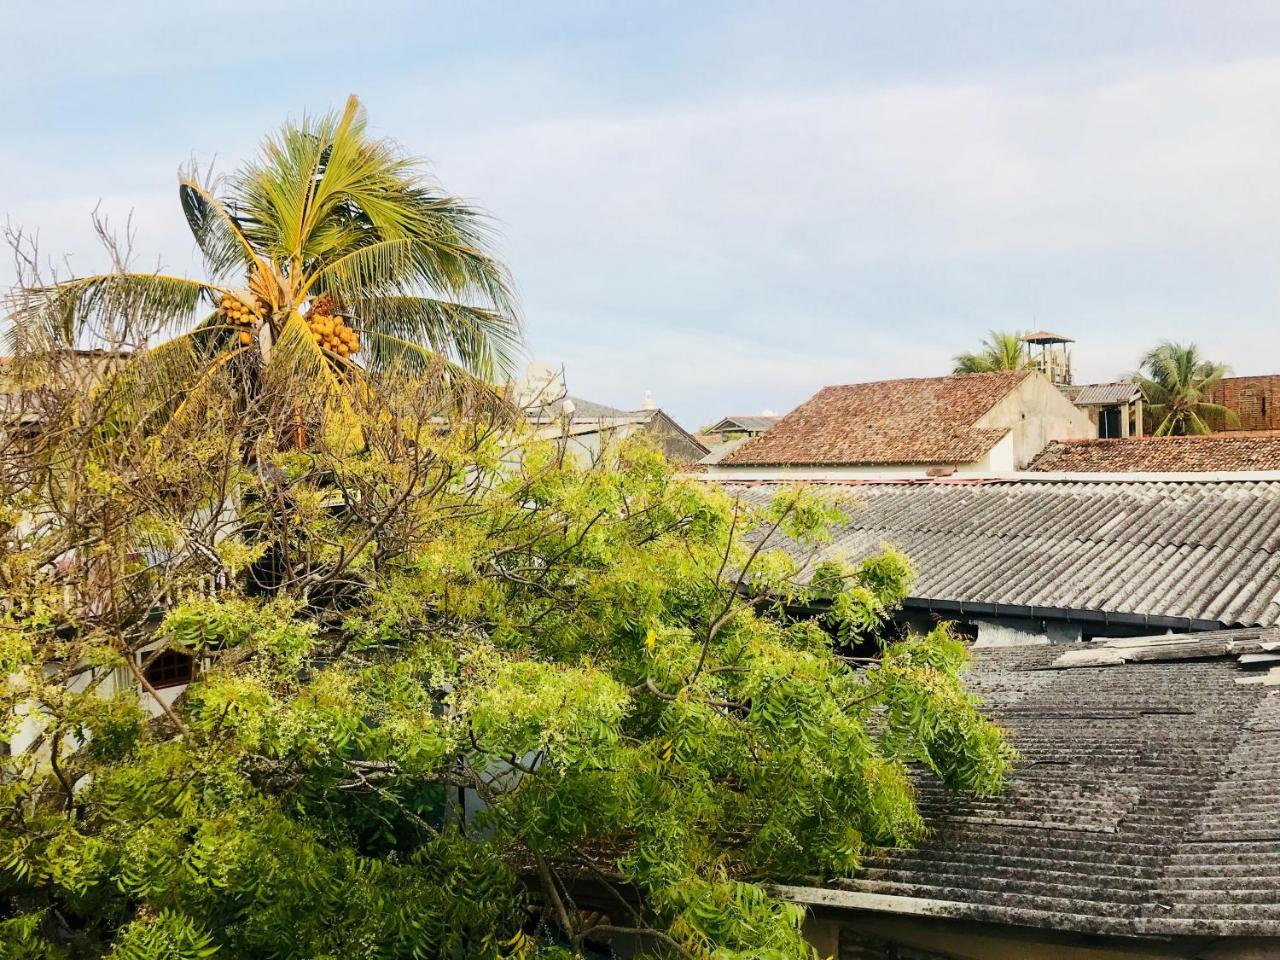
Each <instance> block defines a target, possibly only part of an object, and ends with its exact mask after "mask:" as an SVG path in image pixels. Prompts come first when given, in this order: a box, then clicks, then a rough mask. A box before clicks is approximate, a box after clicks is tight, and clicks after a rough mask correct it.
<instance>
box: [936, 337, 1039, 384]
mask: <svg viewBox="0 0 1280 960" xmlns="http://www.w3.org/2000/svg"><path fill="white" fill-rule="evenodd" d="M1033 365H1034V361H1032V359H1031V354H1030V353H1029V352H1028V351H1027V345H1026V344H1025V343H1023V341H1022V337H1021V336H1020V335H1019V334H1016V333H1001V332H999V331H996V330H992V331H991V337H990V339H989V340H983V341H982V349H981V350H979V351H978V352H977V353H961V354H959V355H957V356H956V357H955V368H954V369H953V370H952V373H991V372H992V371H995V370H1026V369H1028V368H1030V367H1032V366H1033Z"/></svg>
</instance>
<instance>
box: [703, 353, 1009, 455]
mask: <svg viewBox="0 0 1280 960" xmlns="http://www.w3.org/2000/svg"><path fill="white" fill-rule="evenodd" d="M1028 375H1029V374H1028V371H1025V370H1020V371H1012V372H1007V373H969V374H963V375H958V376H950V377H928V378H913V379H908V380H879V381H876V382H875V383H854V384H849V385H847V386H842V387H823V388H822V389H821V390H819V391H818V392H817V393H816V394H815V395H814V396H813V397H812V398H811V399H810V400H809V401H808V402H806V403H803V404H801V405H800V406H799V407H797V408H796V409H795V410H792V411H791V412H790V413H789V414H787V415H786V416H785V417H783V418H782V419H781V420H779V421H778V422H777V423H776V424H775V425H774V426H773V427H772V428H770V429H769V431H768V432H767V433H763V434H761V435H760V436H758V437H755V438H754V439H752V440H749V441H748V442H747V443H745V444H743V445H742V446H741V447H739V448H738V449H737V450H735V451H734V452H733V453H731V454H730V455H729V456H728V457H726V458H725V459H724V460H722V461H721V464H720V465H721V466H730V467H732V466H855V465H860V464H899V463H972V462H973V461H975V460H980V459H982V457H983V456H985V455H986V453H987V452H988V451H989V450H990V449H991V448H992V447H994V446H995V445H996V443H997V442H998V441H999V440H1000V438H1001V437H1003V436H1004V435H1005V434H1006V433H1007V432H1008V431H1007V430H1005V429H1003V428H1000V429H985V428H977V427H974V423H975V422H976V421H977V420H979V419H980V418H981V417H982V415H983V414H985V413H987V411H989V410H990V409H991V408H992V407H994V406H995V405H996V404H997V403H998V402H999V401H1000V400H1002V399H1004V397H1006V396H1007V395H1008V394H1009V392H1010V391H1012V390H1013V389H1014V388H1015V387H1016V386H1017V385H1018V384H1019V383H1021V382H1022V381H1023V380H1024V379H1025V378H1026V377H1027V376H1028Z"/></svg>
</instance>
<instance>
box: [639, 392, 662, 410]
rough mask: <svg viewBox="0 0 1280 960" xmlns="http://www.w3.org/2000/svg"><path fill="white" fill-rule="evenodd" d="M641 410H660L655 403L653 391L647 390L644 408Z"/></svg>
mask: <svg viewBox="0 0 1280 960" xmlns="http://www.w3.org/2000/svg"><path fill="white" fill-rule="evenodd" d="M640 409H641V410H657V409H658V405H657V404H656V403H654V402H653V391H652V390H646V391H645V392H644V406H642V407H641V408H640Z"/></svg>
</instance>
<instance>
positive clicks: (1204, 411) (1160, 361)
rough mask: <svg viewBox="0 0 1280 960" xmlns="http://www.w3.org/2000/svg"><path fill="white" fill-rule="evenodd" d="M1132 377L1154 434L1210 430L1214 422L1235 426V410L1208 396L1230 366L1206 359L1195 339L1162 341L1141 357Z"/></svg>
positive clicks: (1237, 419) (1174, 434) (1163, 434)
mask: <svg viewBox="0 0 1280 960" xmlns="http://www.w3.org/2000/svg"><path fill="white" fill-rule="evenodd" d="M1142 370H1143V371H1144V372H1145V375H1144V374H1142V373H1139V374H1137V375H1135V377H1134V379H1135V381H1136V382H1137V384H1138V386H1140V387H1141V388H1142V396H1143V399H1145V400H1146V402H1147V418H1148V422H1149V423H1150V424H1151V427H1152V428H1153V429H1152V430H1151V432H1152V434H1153V435H1154V436H1157V437H1164V436H1184V435H1196V434H1205V433H1212V432H1213V430H1214V427H1215V425H1216V426H1217V427H1218V428H1219V429H1221V428H1222V427H1238V426H1239V425H1240V418H1239V417H1238V416H1237V415H1236V413H1235V411H1233V410H1230V409H1228V408H1227V407H1224V406H1222V405H1221V404H1217V403H1212V402H1210V400H1209V396H1210V394H1212V392H1213V389H1214V387H1216V386H1217V385H1218V384H1219V383H1220V382H1221V381H1222V378H1223V377H1225V376H1226V375H1227V374H1228V373H1230V369H1229V368H1228V367H1227V365H1226V364H1223V363H1214V362H1213V361H1210V360H1206V359H1205V358H1204V356H1203V354H1201V352H1200V348H1199V347H1197V346H1196V345H1195V344H1194V343H1189V344H1183V343H1171V342H1169V341H1165V342H1164V343H1161V344H1160V345H1159V346H1157V347H1155V348H1154V349H1153V350H1152V351H1151V352H1150V353H1148V354H1147V355H1146V356H1145V357H1143V358H1142Z"/></svg>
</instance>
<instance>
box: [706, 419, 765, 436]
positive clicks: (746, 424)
mask: <svg viewBox="0 0 1280 960" xmlns="http://www.w3.org/2000/svg"><path fill="white" fill-rule="evenodd" d="M781 419H782V417H780V416H779V417H766V416H754V417H734V416H730V417H725V418H724V419H723V420H721V421H720V422H719V423H717V424H716V425H715V426H714V427H712V428H711V432H712V433H727V432H729V431H733V430H743V431H746V432H747V433H764V431H766V430H768V429H769V428H770V427H772V426H773V425H774V424H775V423H777V422H778V421H779V420H781Z"/></svg>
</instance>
